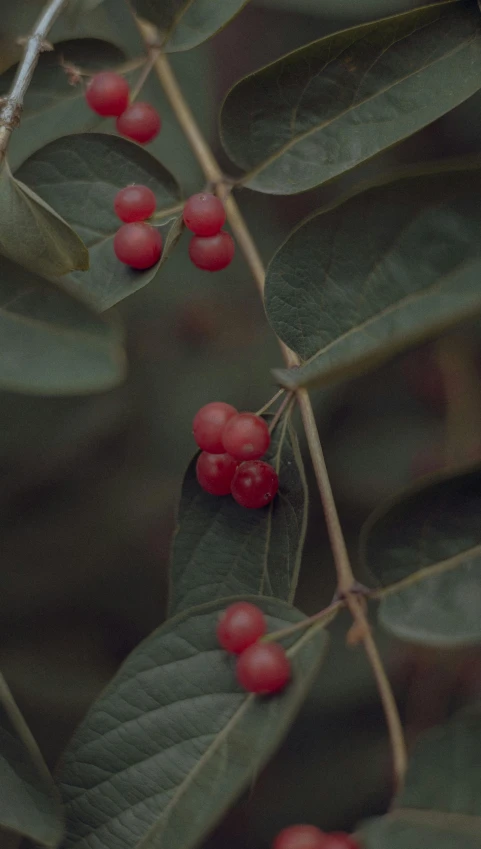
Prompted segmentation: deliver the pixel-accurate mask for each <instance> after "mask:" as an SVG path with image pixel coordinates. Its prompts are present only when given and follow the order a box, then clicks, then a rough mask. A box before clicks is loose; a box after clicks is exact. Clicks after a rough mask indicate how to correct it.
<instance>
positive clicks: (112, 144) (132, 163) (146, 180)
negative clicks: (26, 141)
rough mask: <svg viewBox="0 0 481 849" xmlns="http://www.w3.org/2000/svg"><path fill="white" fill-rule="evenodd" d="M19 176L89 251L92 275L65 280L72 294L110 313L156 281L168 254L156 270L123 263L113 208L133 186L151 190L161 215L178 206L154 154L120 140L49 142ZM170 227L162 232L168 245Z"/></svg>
mask: <svg viewBox="0 0 481 849" xmlns="http://www.w3.org/2000/svg"><path fill="white" fill-rule="evenodd" d="M18 174H19V176H20V178H21V179H22V180H24V181H25V182H26V183H27V184H28V185H29V186H31V187H32V188H33V189H34V190H35V191H36V192H37V193H38V194H39V195H40V197H42V198H43V199H44V200H45V201H47V203H52V204H53V205H54V206H55V209H56V210H57V211H58V212H59V213H60V214H61V215H63V216H64V217H65V218H66V219H67V221H70V222H71V223H72V224H73V225H74V226H75V228H76V229H77V230H78V232H79V233H80V235H81V236H82V238H83V239H84V241H85V244H86V245H87V246H88V248H89V250H90V270H89V271H88V272H87V273H83V274H78V273H76V274H72V275H70V277H69V279H68V281H67V285H69V286H71V287H72V288H73V289H74V291H75V290H78V291H79V292H80V293H84V294H86V295H88V296H89V297H90V298H92V299H93V301H94V303H95V305H96V306H97V307H99V308H100V309H107V308H108V307H111V306H112V305H113V304H116V303H117V302H118V301H120V300H122V298H126V297H127V296H128V295H131V294H132V292H136V291H137V290H138V289H140V288H142V287H143V286H145V285H146V284H147V283H149V282H150V281H151V280H152V278H153V277H154V276H155V274H156V273H157V271H158V269H159V267H160V265H161V264H162V262H163V261H165V259H166V257H167V254H168V252H167V253H166V255H165V256H164V257H163V258H161V259H160V261H159V262H158V263H157V264H156V265H154V266H153V267H152V268H149V269H147V270H146V271H135V270H134V269H132V268H129V267H128V266H126V265H123V264H122V263H121V262H119V260H118V259H117V258H116V256H115V254H114V249H113V239H114V236H115V234H116V232H117V230H118V229H119V220H118V218H117V216H116V215H115V212H114V206H113V204H114V198H115V195H116V194H117V192H118V191H119V189H122V188H124V186H126V185H128V184H129V183H142V184H144V185H146V186H149V188H151V189H152V191H153V192H154V194H155V196H156V198H157V211H158V212H161V211H162V210H163V209H165V210H167V209H170V208H172V207H173V206H175V205H176V204H177V205H178V203H179V201H180V189H179V187H178V185H177V183H176V181H175V180H174V178H173V177H172V175H171V174H170V173H169V172H168V171H167V170H166V169H165V168H164V167H163V166H162V165H161V164H160V162H158V161H157V160H156V159H154V157H153V156H152V155H151V154H150V153H148V152H147V151H146V150H144V149H143V148H141V147H140V146H139V145H137V144H134V143H133V142H131V141H128V140H127V139H123V138H120V137H119V136H111V135H107V134H104V133H81V134H79V135H72V136H65V137H63V138H60V139H57V141H54V142H51V143H50V144H48V145H47V146H46V147H44V148H43V149H42V150H39V151H38V152H37V153H35V154H34V155H33V156H31V157H30V159H28V160H27V161H26V162H25V163H24V165H22V167H21V168H20V170H19V172H18ZM167 218H169V216H167ZM169 226H170V225H167V226H164V227H163V228H162V229H163V235H164V240H165V237H166V236H167V234H168V232H169Z"/></svg>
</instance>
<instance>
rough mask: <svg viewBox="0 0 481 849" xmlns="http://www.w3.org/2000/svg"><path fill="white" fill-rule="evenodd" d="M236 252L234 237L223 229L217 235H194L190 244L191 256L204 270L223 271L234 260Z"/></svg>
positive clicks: (198, 266)
mask: <svg viewBox="0 0 481 849" xmlns="http://www.w3.org/2000/svg"><path fill="white" fill-rule="evenodd" d="M234 253H235V244H234V239H233V238H232V236H231V235H230V233H226V231H225V230H221V231H220V233H217V236H193V237H192V239H191V240H190V245H189V256H190V258H191V260H192V262H193V263H194V265H196V266H197V268H202V269H203V271H221V270H222V269H223V268H227V266H228V265H230V263H231V262H232V259H233V257H234Z"/></svg>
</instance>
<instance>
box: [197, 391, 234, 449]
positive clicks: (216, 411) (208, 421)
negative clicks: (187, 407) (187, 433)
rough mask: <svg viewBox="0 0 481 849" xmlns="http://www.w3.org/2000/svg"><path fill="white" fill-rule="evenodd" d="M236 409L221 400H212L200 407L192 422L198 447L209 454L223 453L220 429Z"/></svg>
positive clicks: (221, 429) (222, 428)
mask: <svg viewBox="0 0 481 849" xmlns="http://www.w3.org/2000/svg"><path fill="white" fill-rule="evenodd" d="M235 415H237V410H236V408H235V407H232V406H231V405H230V404H224V402H223V401H212V402H211V403H210V404H206V405H205V406H204V407H201V408H200V410H199V411H198V412H197V413H196V414H195V416H194V421H193V423H192V430H193V433H194V439H195V441H196V442H197V445H198V446H199V448H202V450H203V451H208V452H209V453H210V454H224V451H225V449H224V446H223V444H222V431H223V430H224V427H225V426H226V424H227V422H228V421H229V419H231V418H232V416H235Z"/></svg>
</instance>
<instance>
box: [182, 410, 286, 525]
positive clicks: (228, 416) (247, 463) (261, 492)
mask: <svg viewBox="0 0 481 849" xmlns="http://www.w3.org/2000/svg"><path fill="white" fill-rule="evenodd" d="M193 433H194V439H195V441H196V443H197V445H198V446H199V448H201V449H202V453H201V454H200V455H199V457H198V460H197V467H196V472H197V480H198V482H199V484H200V486H201V487H202V489H204V490H205V491H206V492H208V493H210V494H211V495H228V494H229V493H231V494H232V496H233V498H234V500H235V501H237V503H238V504H240V505H241V506H242V507H247V508H250V509H257V508H259V507H265V506H266V505H267V504H270V502H271V501H272V500H273V498H274V497H275V495H276V493H277V490H278V488H279V479H278V477H277V473H276V471H275V469H273V467H272V466H271V465H269V463H265V462H264V461H263V460H261V459H260V458H261V457H262V456H263V455H264V454H265V452H266V451H267V449H268V448H269V445H270V441H271V437H270V433H269V428H268V426H267V424H266V422H265V421H264V419H262V418H261V417H260V416H256V415H255V414H254V413H238V412H237V410H236V409H235V407H232V406H231V405H230V404H225V403H224V402H222V401H214V402H212V403H211V404H206V405H205V406H204V407H202V408H201V409H200V410H199V411H198V413H197V414H196V416H195V417H194V422H193Z"/></svg>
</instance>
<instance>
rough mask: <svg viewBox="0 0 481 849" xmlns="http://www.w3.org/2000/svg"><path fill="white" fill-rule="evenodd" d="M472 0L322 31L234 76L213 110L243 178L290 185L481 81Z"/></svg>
mask: <svg viewBox="0 0 481 849" xmlns="http://www.w3.org/2000/svg"><path fill="white" fill-rule="evenodd" d="M480 60H481V19H480V17H479V9H478V8H477V4H476V2H475V0H467V2H466V0H461V2H452V0H450V2H447V3H439V4H435V5H434V6H430V7H427V8H425V9H418V10H416V11H412V12H408V13H407V14H404V15H398V16H396V17H392V18H386V19H385V20H383V21H375V22H374V23H372V24H365V25H363V26H360V27H355V28H354V29H350V30H344V31H343V32H340V33H335V34H334V35H329V36H327V37H326V38H322V39H320V40H319V41H316V42H314V43H313V44H310V45H308V46H307V47H302V48H301V49H300V50H297V51H295V52H294V53H289V54H288V55H287V56H284V57H283V58H282V59H279V60H278V61H277V62H273V63H272V64H271V65H268V66H267V67H266V68H263V69H261V70H260V71H257V72H256V73H255V74H252V75H251V76H250V77H247V78H246V79H245V80H242V81H241V82H240V83H237V85H235V86H234V88H233V89H232V91H231V92H230V94H229V95H228V96H227V99H226V102H225V104H224V108H223V111H222V136H223V142H224V146H225V148H226V150H227V153H228V154H229V156H230V157H231V159H232V160H233V161H234V162H235V163H236V165H238V166H239V167H240V168H242V169H243V170H247V171H248V172H249V173H248V174H247V177H246V178H245V179H244V180H243V182H244V183H245V185H247V186H249V188H252V189H256V191H260V192H269V193H271V194H281V195H282V194H295V193H296V192H302V191H305V190H306V189H310V188H312V187H313V186H316V185H318V184H319V183H324V182H326V180H330V179H332V178H333V177H336V176H337V175H339V174H342V173H343V172H344V171H347V170H348V169H350V168H353V167H354V166H355V165H358V164H359V163H360V162H363V161H364V160H365V159H368V158H369V157H371V156H374V154H376V153H378V152H379V151H381V150H384V149H385V148H387V147H389V146H390V145H392V144H395V143H396V142H399V141H400V140H401V139H403V138H406V136H409V135H411V134H412V133H414V132H416V130H419V129H421V127H424V126H426V124H429V123H430V122H431V121H434V119H435V118H438V117H439V116H440V115H443V114H444V113H445V112H448V111H449V110H450V109H452V108H453V107H454V106H457V104H458V103H461V102H462V101H463V100H465V99H466V98H468V97H470V96H471V95H472V94H474V92H476V91H478V89H479V88H480V87H481V61H480Z"/></svg>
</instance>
